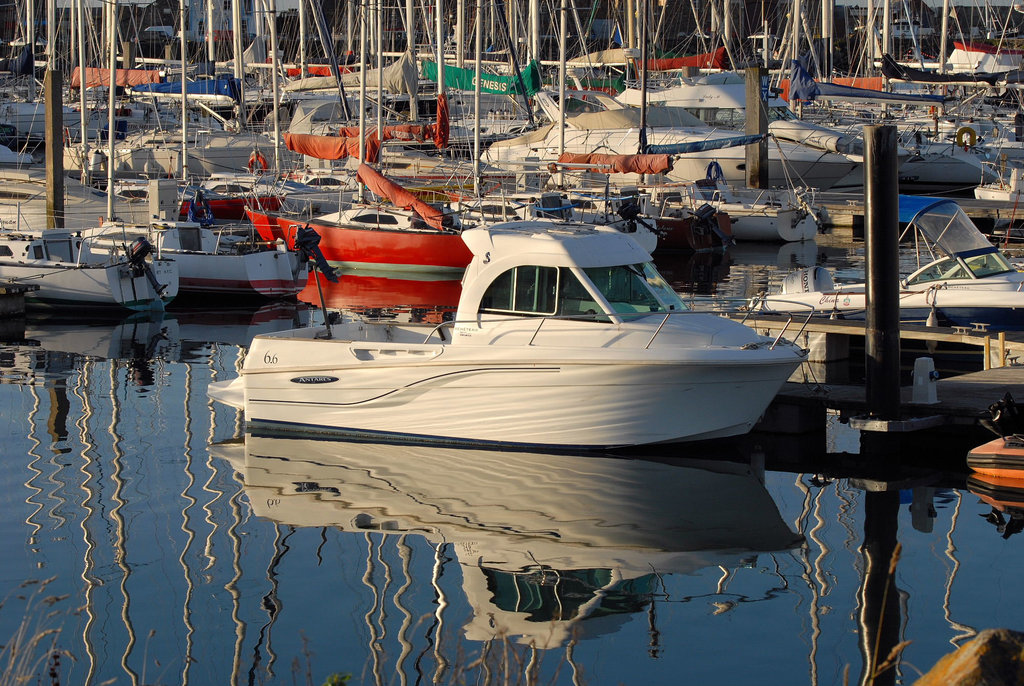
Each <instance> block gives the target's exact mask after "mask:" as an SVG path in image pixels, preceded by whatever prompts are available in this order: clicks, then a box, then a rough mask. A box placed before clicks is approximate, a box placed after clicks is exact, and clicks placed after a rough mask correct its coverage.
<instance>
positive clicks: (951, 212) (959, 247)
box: [914, 202, 992, 255]
mask: <svg viewBox="0 0 1024 686" xmlns="http://www.w3.org/2000/svg"><path fill="white" fill-rule="evenodd" d="M914 225H915V226H916V227H917V230H918V231H920V233H921V234H922V235H923V236H924V237H925V239H926V240H927V241H928V243H930V244H931V245H933V246H935V247H937V248H938V249H939V250H940V251H941V252H943V253H945V254H946V255H956V254H957V253H962V252H968V251H972V250H981V249H982V248H991V247H992V243H990V242H989V240H988V239H987V238H985V235H984V234H982V233H981V231H979V230H978V227H977V226H975V225H974V222H972V221H971V218H970V217H968V216H967V214H966V213H965V212H964V211H963V210H962V209H961V208H960V206H959V205H957V204H956V203H954V202H945V203H942V204H940V205H938V206H936V207H933V208H932V209H930V210H928V211H926V212H923V213H921V214H920V215H918V216H917V217H915V218H914Z"/></svg>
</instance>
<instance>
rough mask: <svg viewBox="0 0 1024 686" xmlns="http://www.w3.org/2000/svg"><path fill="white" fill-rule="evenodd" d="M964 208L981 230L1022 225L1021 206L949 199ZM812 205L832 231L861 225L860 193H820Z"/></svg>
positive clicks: (862, 223) (861, 204)
mask: <svg viewBox="0 0 1024 686" xmlns="http://www.w3.org/2000/svg"><path fill="white" fill-rule="evenodd" d="M950 199H951V200H955V201H956V204H957V205H959V206H960V207H962V208H963V210H964V212H966V213H967V216H968V217H970V218H971V219H973V220H974V221H975V222H976V223H977V224H978V225H979V227H978V228H980V229H982V230H985V229H991V228H992V226H993V225H994V224H995V223H996V222H997V221H1000V220H1005V221H1013V222H1015V223H1016V222H1024V205H1022V206H1019V207H1017V208H1014V206H1013V203H1006V202H1002V201H1000V200H978V199H977V198H950ZM814 202H815V205H817V206H818V207H820V208H821V209H822V210H823V211H824V213H825V217H824V219H825V224H826V225H827V226H832V227H840V228H852V229H854V230H855V231H856V230H857V229H860V228H862V227H863V225H864V194H863V193H830V192H828V191H824V192H820V193H818V194H817V195H816V196H815V201H814Z"/></svg>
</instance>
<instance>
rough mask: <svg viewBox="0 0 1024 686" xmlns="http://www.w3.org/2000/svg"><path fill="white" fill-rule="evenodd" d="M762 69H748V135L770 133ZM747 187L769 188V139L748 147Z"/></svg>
mask: <svg viewBox="0 0 1024 686" xmlns="http://www.w3.org/2000/svg"><path fill="white" fill-rule="evenodd" d="M763 75H764V69H763V68H762V67H747V90H746V101H747V105H746V129H745V133H746V134H748V135H759V134H760V135H762V136H764V135H765V134H767V133H768V110H767V109H766V103H765V102H764V101H763V99H762V96H761V77H762V76H763ZM746 163H747V167H746V169H747V186H749V187H750V188H768V137H767V136H765V137H764V138H762V139H761V140H760V141H758V142H757V143H750V144H749V145H747V160H746Z"/></svg>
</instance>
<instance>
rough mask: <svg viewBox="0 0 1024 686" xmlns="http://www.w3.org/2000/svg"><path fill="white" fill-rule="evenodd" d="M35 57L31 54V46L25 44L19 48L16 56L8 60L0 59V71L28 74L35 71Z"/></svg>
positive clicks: (21, 74)
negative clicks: (19, 50)
mask: <svg viewBox="0 0 1024 686" xmlns="http://www.w3.org/2000/svg"><path fill="white" fill-rule="evenodd" d="M35 68H36V58H35V55H33V54H32V46H31V45H26V46H25V47H24V48H22V49H21V52H20V53H19V54H18V56H17V57H12V58H11V59H9V60H0V71H4V72H10V73H12V74H17V75H19V76H29V75H31V74H34V73H35Z"/></svg>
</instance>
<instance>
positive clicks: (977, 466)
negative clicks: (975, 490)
mask: <svg viewBox="0 0 1024 686" xmlns="http://www.w3.org/2000/svg"><path fill="white" fill-rule="evenodd" d="M967 466H968V467H970V468H971V470H972V471H974V472H976V473H978V474H984V475H986V476H992V477H999V478H1001V479H1013V480H1015V482H1016V483H1015V487H1016V488H1024V443H1022V442H1021V441H1020V440H1019V439H1018V440H1016V441H1014V440H1009V441H1008V440H1006V439H1005V438H1003V437H999V438H995V439H993V440H991V441H989V442H988V443H983V444H982V445H979V446H978V447H977V448H974V449H972V450H971V451H970V452H968V453H967Z"/></svg>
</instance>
